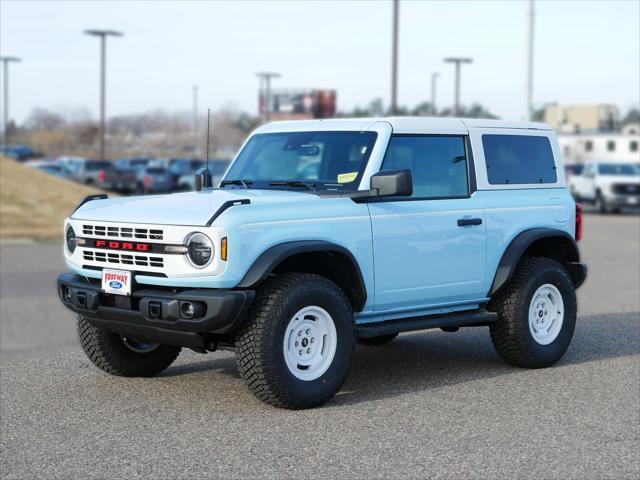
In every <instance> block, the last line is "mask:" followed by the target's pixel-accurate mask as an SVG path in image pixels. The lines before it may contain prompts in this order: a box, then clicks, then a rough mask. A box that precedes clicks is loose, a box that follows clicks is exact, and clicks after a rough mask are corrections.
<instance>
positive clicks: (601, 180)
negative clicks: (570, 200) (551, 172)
mask: <svg viewBox="0 0 640 480" xmlns="http://www.w3.org/2000/svg"><path fill="white" fill-rule="evenodd" d="M568 185H569V190H570V191H571V194H572V195H573V196H574V198H575V199H576V200H578V201H580V202H587V203H593V204H595V206H596V209H597V210H598V211H599V212H600V213H607V212H619V211H620V209H622V208H624V207H632V208H634V207H635V208H637V207H640V163H612V162H609V161H607V162H589V163H587V164H586V165H585V167H584V170H583V171H582V173H581V174H578V175H572V176H570V177H569V178H568Z"/></svg>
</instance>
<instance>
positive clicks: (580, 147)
mask: <svg viewBox="0 0 640 480" xmlns="http://www.w3.org/2000/svg"><path fill="white" fill-rule="evenodd" d="M627 127H628V128H627ZM627 127H625V129H624V132H623V133H603V132H600V133H592V134H587V133H581V134H563V133H561V132H560V133H559V134H558V143H559V144H560V150H561V152H562V155H563V156H564V159H565V162H566V163H568V164H571V163H585V162H587V161H589V160H598V161H614V162H627V161H628V162H640V150H639V148H640V147H639V145H640V134H639V133H638V132H639V130H640V129H639V128H638V125H635V129H634V128H633V127H632V126H631V125H628V126H627Z"/></svg>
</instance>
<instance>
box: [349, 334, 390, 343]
mask: <svg viewBox="0 0 640 480" xmlns="http://www.w3.org/2000/svg"><path fill="white" fill-rule="evenodd" d="M397 336H398V334H397V333H389V334H388V335H379V336H377V337H366V338H358V343H359V344H360V345H384V344H385V343H389V342H390V341H391V340H393V339H394V338H396V337H397Z"/></svg>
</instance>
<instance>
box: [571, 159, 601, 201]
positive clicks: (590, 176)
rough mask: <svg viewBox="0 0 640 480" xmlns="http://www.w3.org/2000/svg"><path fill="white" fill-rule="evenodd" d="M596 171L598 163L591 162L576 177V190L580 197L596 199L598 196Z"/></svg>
mask: <svg viewBox="0 0 640 480" xmlns="http://www.w3.org/2000/svg"><path fill="white" fill-rule="evenodd" d="M596 173H597V165H596V164H595V163H590V164H588V165H587V166H586V167H585V169H584V171H583V172H582V175H578V176H577V177H576V180H577V181H576V183H575V186H576V189H575V191H576V193H577V194H578V197H579V198H582V199H585V200H594V199H595V198H596ZM572 193H573V192H572Z"/></svg>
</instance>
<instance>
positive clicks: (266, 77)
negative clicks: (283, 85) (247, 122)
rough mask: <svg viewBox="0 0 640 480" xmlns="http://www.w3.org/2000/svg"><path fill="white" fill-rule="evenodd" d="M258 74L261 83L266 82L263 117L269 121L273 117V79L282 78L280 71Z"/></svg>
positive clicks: (265, 120)
mask: <svg viewBox="0 0 640 480" xmlns="http://www.w3.org/2000/svg"><path fill="white" fill-rule="evenodd" d="M256 76H257V77H258V78H259V79H260V84H261V85H262V84H264V96H263V101H264V105H263V112H262V114H263V119H264V122H265V123H266V122H268V121H269V120H270V119H271V79H272V78H280V74H279V73H273V72H259V73H256Z"/></svg>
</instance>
